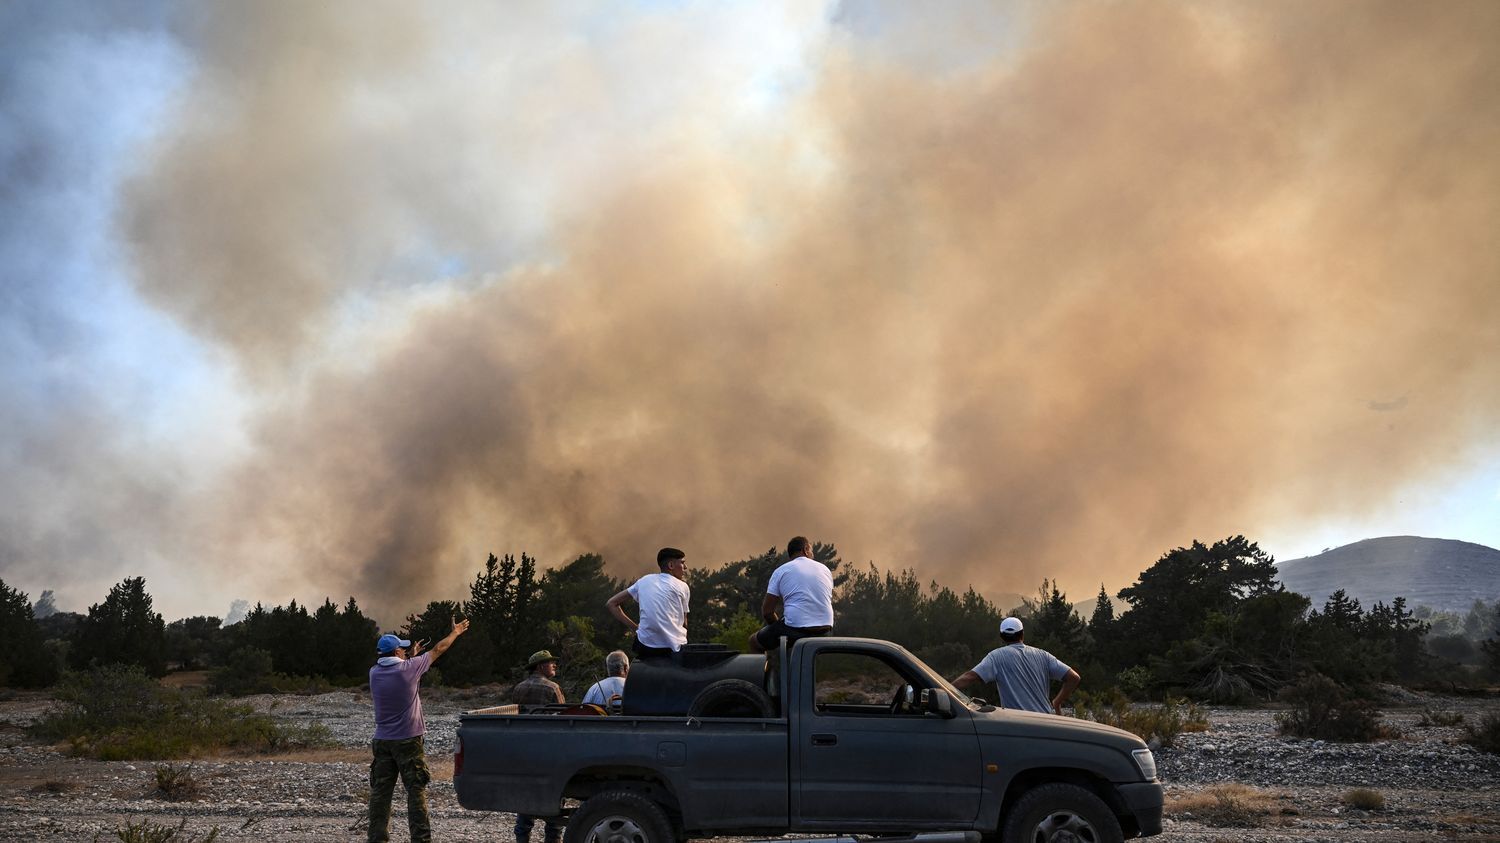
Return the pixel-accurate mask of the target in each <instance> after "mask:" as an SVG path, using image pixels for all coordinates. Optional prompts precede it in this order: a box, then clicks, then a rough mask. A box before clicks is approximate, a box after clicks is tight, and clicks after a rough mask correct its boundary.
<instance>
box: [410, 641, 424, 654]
mask: <svg viewBox="0 0 1500 843" xmlns="http://www.w3.org/2000/svg"><path fill="white" fill-rule="evenodd" d="M408 655H411V656H420V655H422V642H421V641H413V642H411V653H409V654H408Z"/></svg>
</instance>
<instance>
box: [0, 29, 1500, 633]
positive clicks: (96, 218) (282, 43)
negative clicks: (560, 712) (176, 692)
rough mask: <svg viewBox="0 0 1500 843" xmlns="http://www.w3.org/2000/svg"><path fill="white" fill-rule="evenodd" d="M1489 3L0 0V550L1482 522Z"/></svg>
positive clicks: (882, 557)
mask: <svg viewBox="0 0 1500 843" xmlns="http://www.w3.org/2000/svg"><path fill="white" fill-rule="evenodd" d="M1497 35H1500V4H1496V3H1493V2H1488V0H1475V1H1474V2H1460V1H1459V0H1450V2H1443V3H1431V4H1411V3H1408V2H1375V0H1360V2H1323V3H1306V2H1300V0H1299V2H1255V3H1226V4H1215V3H1209V2H1204V3H1193V4H1165V3H1157V2H1139V3H1132V2H1122V3H1108V4H1103V3H1087V4H1084V3H1078V4H1064V3H1047V4H1032V3H1010V4H1005V3H990V4H973V5H965V4H959V3H946V4H921V5H920V6H919V5H914V4H908V3H899V2H889V3H887V2H869V3H854V2H850V3H827V4H821V5H820V4H814V3H792V4H787V5H772V4H765V3H748V2H747V3H713V4H707V3H705V4H693V3H677V2H641V3H634V4H630V3H623V4H598V3H577V4H566V3H530V4H522V3H507V4H488V3H474V4H463V3H452V4H436V5H430V4H414V3H407V2H388V3H369V2H361V3H353V2H346V3H337V2H334V3H318V4H307V3H303V2H257V3H250V4H228V3H224V4H214V3H210V4H204V3H181V4H179V3H172V2H143V3H125V2H118V3H109V4H100V3H59V2H52V0H48V2H12V3H7V4H4V5H3V6H0V431H3V437H0V578H3V579H4V580H5V582H6V583H7V584H9V585H11V586H13V587H18V588H21V589H23V590H25V591H27V592H29V593H30V594H31V596H32V598H33V599H35V598H36V597H37V596H38V595H39V594H40V592H41V590H43V589H47V588H51V589H55V590H56V591H57V602H58V604H59V605H60V606H61V607H62V608H65V609H74V610H80V609H83V608H85V607H86V606H87V605H88V604H89V603H92V602H97V601H98V600H99V599H101V598H102V596H103V594H104V592H105V590H106V589H107V588H108V587H109V585H111V584H112V583H114V582H117V581H119V580H120V579H122V578H123V577H126V576H132V575H144V576H146V577H147V585H148V589H149V590H150V591H151V592H152V593H153V594H154V595H155V597H156V601H157V606H158V608H160V609H161V610H162V611H163V612H164V613H165V614H166V615H167V616H168V617H169V618H175V617H179V616H183V615H187V614H200V613H211V614H223V613H224V612H225V611H226V609H227V608H228V606H229V603H230V601H231V600H232V599H233V598H236V597H245V598H249V599H251V600H252V601H253V600H261V601H265V602H267V603H268V604H272V603H282V602H285V601H286V600H287V599H289V598H293V597H295V598H298V599H299V600H304V601H306V600H312V601H315V602H316V601H321V599H322V598H323V597H324V596H325V595H328V596H332V597H333V598H334V599H335V600H342V599H344V598H345V597H347V596H349V595H351V594H352V595H354V596H356V597H357V598H359V599H360V601H361V603H362V604H364V605H366V606H367V607H370V608H372V609H374V610H375V611H376V612H379V613H381V615H382V617H384V618H388V619H389V618H394V617H395V616H396V615H397V613H404V612H406V611H409V610H412V609H415V608H419V607H420V606H421V605H422V604H423V603H425V602H426V601H427V600H429V599H435V598H455V597H461V596H463V590H464V586H465V585H466V584H467V582H468V581H469V580H470V579H471V578H472V576H473V573H474V572H475V571H476V570H477V569H478V568H479V566H480V565H481V564H482V562H483V559H484V556H485V554H486V553H488V552H491V551H493V552H496V553H505V552H516V553H519V552H520V551H522V550H525V551H528V552H530V553H532V554H533V555H536V556H538V557H539V558H540V559H541V560H542V563H543V564H544V565H556V564H560V563H563V562H566V561H567V560H569V559H571V558H572V557H574V556H576V555H577V554H579V553H582V552H589V551H597V552H602V553H604V554H605V555H606V558H607V559H608V560H609V561H610V565H611V569H612V571H613V572H614V573H616V574H617V575H619V576H634V575H636V574H639V573H642V572H644V571H645V570H647V569H648V568H650V567H651V560H652V559H653V558H654V553H655V550H656V548H657V547H659V546H661V545H664V544H670V545H675V546H678V547H682V548H684V549H686V550H687V551H688V553H689V559H690V562H691V563H692V564H697V565H716V564H719V563H721V562H724V561H729V560H731V559H736V558H740V557H743V556H747V555H750V554H753V553H758V552H760V551H762V550H764V549H766V548H768V547H771V546H773V545H780V544H784V543H785V541H786V539H787V538H788V537H790V536H791V535H794V534H798V533H804V534H807V535H810V536H813V537H815V538H817V539H820V540H826V541H833V542H835V543H837V544H838V546H839V548H840V550H841V551H842V553H843V556H844V558H845V559H846V560H848V561H850V562H852V563H855V564H863V563H864V562H866V561H873V562H875V563H876V564H877V565H879V566H881V567H882V568H902V567H913V568H915V569H916V570H917V571H918V574H919V575H920V576H921V577H923V578H924V579H926V578H935V579H937V580H939V581H941V582H943V583H945V584H950V585H953V586H955V587H962V586H964V585H967V584H969V583H973V584H975V585H976V586H978V587H979V588H981V590H984V591H987V592H990V593H998V592H1002V591H1020V592H1030V591H1031V590H1033V589H1034V588H1035V587H1036V584H1037V583H1038V582H1039V581H1040V580H1041V578H1042V577H1044V576H1050V577H1054V578H1056V579H1058V580H1059V581H1060V582H1061V583H1062V584H1063V586H1064V587H1065V588H1066V589H1067V590H1068V591H1069V593H1070V595H1071V596H1073V597H1075V598H1084V597H1089V596H1092V595H1093V594H1094V593H1095V591H1096V590H1097V588H1098V586H1099V584H1100V582H1101V581H1102V582H1103V583H1105V584H1106V585H1107V586H1108V587H1109V588H1110V589H1111V590H1112V591H1113V590H1116V589H1118V588H1120V587H1122V586H1124V585H1127V584H1129V583H1130V582H1131V581H1132V580H1133V579H1134V577H1135V576H1136V575H1137V574H1138V573H1139V572H1140V571H1141V570H1143V569H1144V568H1146V567H1148V566H1149V565H1150V563H1151V562H1152V561H1154V560H1155V558H1156V557H1157V556H1159V555H1160V554H1161V553H1162V552H1164V551H1166V550H1168V549H1170V548H1172V547H1176V546H1180V545H1183V544H1186V543H1188V542H1190V541H1192V540H1193V539H1195V538H1196V539H1202V540H1205V541H1211V540H1213V539H1217V538H1222V537H1224V536H1228V535H1232V534H1236V533H1243V534H1245V535H1247V536H1249V537H1250V538H1252V539H1255V540H1257V541H1259V542H1260V543H1261V545H1262V546H1263V547H1264V548H1266V549H1267V550H1269V551H1270V552H1272V553H1273V554H1275V555H1276V556H1277V557H1278V558H1283V559H1287V558H1294V557H1297V556H1302V555H1307V554H1310V553H1316V552H1317V551H1319V550H1321V549H1322V548H1324V547H1330V546H1335V545H1339V544H1345V543H1348V542H1351V541H1356V540H1359V539H1362V538H1368V537H1373V536H1380V535H1403V534H1415V535H1425V536H1432V537H1440V538H1452V539H1462V540H1467V541H1473V542H1478V543H1482V544H1487V545H1489V546H1492V547H1500V438H1497V436H1496V435H1495V431H1496V430H1497V429H1500V236H1497V232H1500V155H1497V153H1496V151H1495V150H1497V149H1500V50H1497V49H1496V48H1495V44H1496V37H1497Z"/></svg>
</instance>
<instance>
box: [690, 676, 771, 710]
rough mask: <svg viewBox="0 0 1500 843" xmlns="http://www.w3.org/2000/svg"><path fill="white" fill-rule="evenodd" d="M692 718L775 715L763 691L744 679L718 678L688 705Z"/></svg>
mask: <svg viewBox="0 0 1500 843" xmlns="http://www.w3.org/2000/svg"><path fill="white" fill-rule="evenodd" d="M688 714H689V715H691V716H693V717H774V716H776V706H775V705H774V704H773V703H772V702H771V698H770V697H769V696H767V695H766V692H765V691H763V690H761V689H760V688H759V687H757V686H756V685H755V683H754V682H747V681H745V680H744V679H720V680H719V681H717V682H715V683H713V684H712V685H709V686H708V687H706V688H704V689H703V690H702V691H699V692H698V696H696V697H693V702H692V704H691V705H689V706H688Z"/></svg>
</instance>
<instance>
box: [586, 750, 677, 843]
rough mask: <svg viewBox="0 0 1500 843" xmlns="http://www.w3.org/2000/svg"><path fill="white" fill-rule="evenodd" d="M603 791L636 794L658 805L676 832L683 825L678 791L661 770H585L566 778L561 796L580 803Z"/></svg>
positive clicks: (616, 767)
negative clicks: (621, 791) (623, 791)
mask: <svg viewBox="0 0 1500 843" xmlns="http://www.w3.org/2000/svg"><path fill="white" fill-rule="evenodd" d="M606 790H628V791H630V792H632V793H639V794H640V795H641V796H644V797H646V798H647V799H650V800H651V801H652V802H655V803H656V804H657V805H660V806H661V809H662V810H663V811H665V812H666V814H667V818H668V819H669V820H671V821H672V824H673V825H674V826H676V827H677V828H679V829H680V828H681V826H682V804H681V802H680V800H679V799H678V796H677V789H676V788H674V787H673V786H672V782H671V780H670V779H668V778H667V777H666V776H664V775H662V773H661V771H659V770H654V769H652V768H650V767H636V766H629V765H613V764H611V765H598V766H594V767H585V768H583V769H582V770H579V771H578V772H576V773H574V774H573V777H572V778H570V779H568V783H567V784H566V785H565V786H564V787H563V796H564V797H567V798H572V799H577V800H579V801H580V802H581V801H584V800H587V799H588V798H589V797H591V796H593V795H594V794H596V793H601V792H603V791H606Z"/></svg>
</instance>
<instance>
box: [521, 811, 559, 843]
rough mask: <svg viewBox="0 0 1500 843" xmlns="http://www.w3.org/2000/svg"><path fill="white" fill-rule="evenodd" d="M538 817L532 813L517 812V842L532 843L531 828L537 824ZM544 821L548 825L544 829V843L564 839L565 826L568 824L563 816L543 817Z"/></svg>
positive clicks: (553, 842) (552, 842)
mask: <svg viewBox="0 0 1500 843" xmlns="http://www.w3.org/2000/svg"><path fill="white" fill-rule="evenodd" d="M536 820H537V818H536V817H533V816H531V815H530V814H516V843H531V828H532V826H534V825H536ZM542 822H543V823H545V824H546V827H545V828H543V829H542V841H543V843H557V842H558V841H559V840H561V839H562V835H563V827H564V826H566V825H567V824H568V822H567V820H565V819H563V818H562V817H560V816H559V817H543V818H542Z"/></svg>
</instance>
